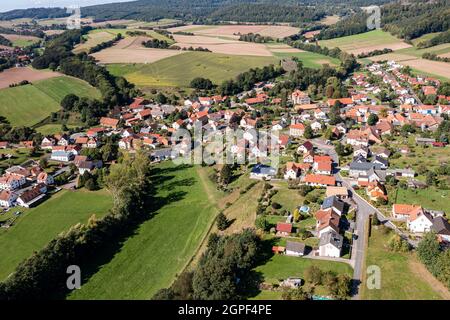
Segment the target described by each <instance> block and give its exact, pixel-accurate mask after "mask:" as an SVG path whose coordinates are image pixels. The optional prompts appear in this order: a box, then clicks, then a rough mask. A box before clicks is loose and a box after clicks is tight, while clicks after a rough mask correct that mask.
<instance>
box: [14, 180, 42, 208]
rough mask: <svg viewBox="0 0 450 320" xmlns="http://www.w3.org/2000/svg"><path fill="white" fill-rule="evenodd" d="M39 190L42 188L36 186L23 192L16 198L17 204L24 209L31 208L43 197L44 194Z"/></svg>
mask: <svg viewBox="0 0 450 320" xmlns="http://www.w3.org/2000/svg"><path fill="white" fill-rule="evenodd" d="M41 189H42V186H41V185H37V186H35V187H33V188H32V189H30V190H27V191H25V192H24V193H22V194H21V195H20V196H19V198H17V204H18V205H19V206H21V207H24V208H31V207H32V206H33V205H35V204H36V203H38V202H39V201H40V200H42V199H43V198H44V197H45V193H43V192H42V191H41Z"/></svg>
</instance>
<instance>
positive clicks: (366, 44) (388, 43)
mask: <svg viewBox="0 0 450 320" xmlns="http://www.w3.org/2000/svg"><path fill="white" fill-rule="evenodd" d="M319 44H320V45H321V46H323V47H328V48H335V47H339V48H340V49H342V50H344V51H346V52H349V53H353V54H355V55H358V54H360V53H363V52H371V51H374V50H382V49H384V48H388V49H392V50H394V51H395V50H400V49H404V48H409V47H411V45H409V44H407V43H405V42H403V41H402V40H401V39H398V38H396V37H394V36H393V35H391V34H390V33H388V32H385V31H382V30H374V31H370V32H366V33H361V34H356V35H352V36H347V37H341V38H335V39H329V40H321V41H319Z"/></svg>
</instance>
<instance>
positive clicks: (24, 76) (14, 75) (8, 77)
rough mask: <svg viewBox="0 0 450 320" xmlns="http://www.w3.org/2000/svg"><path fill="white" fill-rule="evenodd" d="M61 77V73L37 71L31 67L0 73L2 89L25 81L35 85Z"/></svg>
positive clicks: (0, 86)
mask: <svg viewBox="0 0 450 320" xmlns="http://www.w3.org/2000/svg"><path fill="white" fill-rule="evenodd" d="M59 76H61V74H60V73H58V72H52V71H49V70H36V69H32V68H29V67H26V68H10V69H6V70H5V71H3V72H1V73H0V89H3V88H8V87H9V85H10V84H16V83H19V82H21V81H24V80H28V81H29V82H31V83H33V82H35V81H39V80H45V79H50V78H54V77H59Z"/></svg>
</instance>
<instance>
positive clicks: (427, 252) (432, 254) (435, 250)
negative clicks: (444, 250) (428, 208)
mask: <svg viewBox="0 0 450 320" xmlns="http://www.w3.org/2000/svg"><path fill="white" fill-rule="evenodd" d="M440 252H441V251H440V247H439V242H438V241H437V238H436V234H435V233H433V232H427V233H425V235H424V236H423V238H422V240H421V241H420V242H419V244H418V246H417V255H418V257H419V259H420V261H422V262H423V264H425V265H426V266H427V268H429V269H432V268H433V267H434V265H435V264H436V262H437V259H438V257H439V254H440Z"/></svg>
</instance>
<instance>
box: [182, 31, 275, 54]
mask: <svg viewBox="0 0 450 320" xmlns="http://www.w3.org/2000/svg"><path fill="white" fill-rule="evenodd" d="M174 38H175V40H176V43H175V45H176V46H179V47H181V48H189V47H193V48H198V47H202V48H206V49H208V50H210V51H212V52H214V53H222V54H233V55H249V56H265V57H267V56H271V55H272V53H271V52H270V51H269V50H268V49H267V47H266V46H265V45H264V44H261V43H252V42H245V41H239V40H231V39H226V38H219V37H212V36H200V35H198V36H197V35H195V36H185V35H174Z"/></svg>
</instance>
